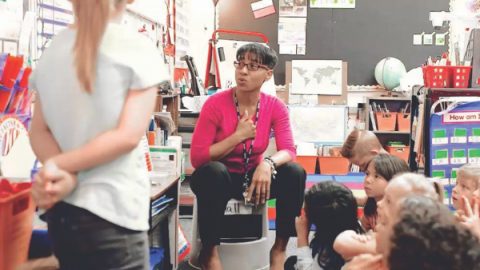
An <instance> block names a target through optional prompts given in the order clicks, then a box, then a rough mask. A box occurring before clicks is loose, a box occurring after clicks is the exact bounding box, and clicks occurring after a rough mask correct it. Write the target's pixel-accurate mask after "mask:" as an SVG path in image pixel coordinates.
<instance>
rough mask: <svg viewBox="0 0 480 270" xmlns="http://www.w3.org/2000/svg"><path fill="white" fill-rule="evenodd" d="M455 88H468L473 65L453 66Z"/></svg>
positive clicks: (453, 84)
mask: <svg viewBox="0 0 480 270" xmlns="http://www.w3.org/2000/svg"><path fill="white" fill-rule="evenodd" d="M451 69H452V80H453V83H452V86H453V88H468V86H469V83H470V73H471V71H472V67H471V66H452V67H451Z"/></svg>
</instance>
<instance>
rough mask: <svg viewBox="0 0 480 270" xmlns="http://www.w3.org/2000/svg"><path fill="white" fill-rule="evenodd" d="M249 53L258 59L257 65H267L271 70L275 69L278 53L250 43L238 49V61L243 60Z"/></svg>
mask: <svg viewBox="0 0 480 270" xmlns="http://www.w3.org/2000/svg"><path fill="white" fill-rule="evenodd" d="M247 53H251V54H253V55H255V56H256V57H257V59H256V60H257V63H259V64H262V65H266V66H267V67H268V68H270V69H274V68H275V66H276V65H277V62H278V56H277V53H276V52H275V51H274V50H273V49H272V48H270V47H267V46H264V45H262V44H259V43H248V44H245V45H243V46H242V47H240V48H238V50H237V56H236V58H237V60H238V61H240V60H243V59H244V58H245V55H246V54H247Z"/></svg>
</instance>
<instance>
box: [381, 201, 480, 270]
mask: <svg viewBox="0 0 480 270" xmlns="http://www.w3.org/2000/svg"><path fill="white" fill-rule="evenodd" d="M388 264H389V267H390V268H389V269H390V270H411V269H415V270H422V269H424V270H465V269H469V270H472V269H480V243H479V242H478V239H477V238H476V237H475V236H474V235H472V233H471V232H470V231H469V230H468V229H466V228H465V227H463V226H461V225H459V224H458V223H457V222H456V221H455V219H454V216H453V215H452V214H451V213H450V211H449V210H448V209H447V207H445V206H444V205H442V204H440V203H439V202H437V201H435V200H433V199H431V198H427V197H424V196H411V197H408V198H406V199H405V200H404V201H403V202H402V205H401V207H400V210H399V221H398V222H397V224H396V225H395V226H394V228H393V235H392V238H391V250H390V254H389V257H388Z"/></svg>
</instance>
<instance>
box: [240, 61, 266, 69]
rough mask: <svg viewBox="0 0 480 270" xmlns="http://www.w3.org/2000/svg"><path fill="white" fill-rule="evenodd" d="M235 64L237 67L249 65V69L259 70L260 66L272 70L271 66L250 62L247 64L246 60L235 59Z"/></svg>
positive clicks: (241, 67)
mask: <svg viewBox="0 0 480 270" xmlns="http://www.w3.org/2000/svg"><path fill="white" fill-rule="evenodd" d="M233 65H234V66H235V68H236V69H243V67H244V66H247V69H248V70H249V71H257V70H258V69H259V68H264V69H266V70H270V68H269V67H267V66H265V65H261V64H257V63H248V64H245V63H244V62H239V61H233Z"/></svg>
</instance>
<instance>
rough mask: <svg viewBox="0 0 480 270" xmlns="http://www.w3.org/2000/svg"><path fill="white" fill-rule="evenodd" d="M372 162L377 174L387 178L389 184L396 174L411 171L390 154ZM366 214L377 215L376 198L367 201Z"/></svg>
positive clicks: (401, 160) (379, 155)
mask: <svg viewBox="0 0 480 270" xmlns="http://www.w3.org/2000/svg"><path fill="white" fill-rule="evenodd" d="M370 162H373V165H374V166H375V171H376V172H377V174H378V175H380V176H381V177H383V178H385V180H387V182H390V180H391V179H392V178H393V176H395V175H396V174H399V173H404V172H409V171H410V168H409V167H408V165H407V163H406V162H405V161H404V160H403V159H400V158H399V157H396V156H393V155H389V154H378V155H376V156H375V157H374V158H373V159H372V160H371V161H370ZM364 213H365V216H376V215H377V201H375V199H374V198H368V199H367V202H366V203H365V207H364Z"/></svg>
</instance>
